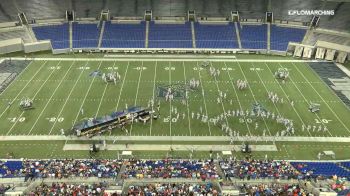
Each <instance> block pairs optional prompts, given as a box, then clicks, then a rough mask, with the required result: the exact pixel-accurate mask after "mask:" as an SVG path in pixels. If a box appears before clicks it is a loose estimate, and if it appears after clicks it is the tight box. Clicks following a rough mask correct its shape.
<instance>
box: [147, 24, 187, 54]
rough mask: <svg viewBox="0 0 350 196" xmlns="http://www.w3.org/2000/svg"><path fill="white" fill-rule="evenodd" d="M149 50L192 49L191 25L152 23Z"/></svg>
mask: <svg viewBox="0 0 350 196" xmlns="http://www.w3.org/2000/svg"><path fill="white" fill-rule="evenodd" d="M148 47H149V48H192V32H191V24H190V23H189V22H186V23H185V24H155V23H154V22H151V23H150V27H149V37H148Z"/></svg>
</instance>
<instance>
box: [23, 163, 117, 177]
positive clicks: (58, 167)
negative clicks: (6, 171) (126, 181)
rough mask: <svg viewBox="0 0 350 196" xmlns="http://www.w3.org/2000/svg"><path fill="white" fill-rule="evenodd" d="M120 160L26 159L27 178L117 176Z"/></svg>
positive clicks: (25, 172) (24, 169) (24, 164)
mask: <svg viewBox="0 0 350 196" xmlns="http://www.w3.org/2000/svg"><path fill="white" fill-rule="evenodd" d="M122 164H123V162H122V161H120V160H98V159H96V160H68V159H66V160H25V161H23V173H24V174H25V176H26V178H68V177H99V178H116V177H117V175H118V172H119V171H120V168H121V165H122Z"/></svg>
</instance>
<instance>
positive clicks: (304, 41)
mask: <svg viewBox="0 0 350 196" xmlns="http://www.w3.org/2000/svg"><path fill="white" fill-rule="evenodd" d="M313 33H314V30H313V29H308V30H307V31H306V33H305V36H304V38H303V40H302V41H301V43H302V44H305V43H307V40H309V39H310V38H311V36H312V34H313Z"/></svg>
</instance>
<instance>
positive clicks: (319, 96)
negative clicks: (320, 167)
mask: <svg viewBox="0 0 350 196" xmlns="http://www.w3.org/2000/svg"><path fill="white" fill-rule="evenodd" d="M292 64H293V66H294V67H295V68H296V69H297V70H298V72H299V73H300V74H301V75H302V76H303V78H304V79H305V80H306V81H307V82H309V85H310V86H311V88H312V89H313V90H314V91H315V92H316V94H317V95H318V96H319V97H320V98H321V99H322V100H323V101H324V103H325V104H326V105H327V107H328V108H329V110H330V111H331V112H332V113H333V115H334V116H335V117H336V118H337V119H338V121H339V122H340V123H341V124H342V125H343V126H344V128H345V129H346V130H347V131H348V132H350V130H349V128H348V127H347V126H346V125H345V124H344V122H343V121H342V120H341V119H340V118H339V117H338V115H337V114H336V113H335V112H334V111H333V109H332V108H331V107H330V106H329V104H328V103H327V102H326V101H325V100H324V99H323V97H322V96H321V95H320V94H319V93H318V91H317V90H316V89H315V88H314V87H313V86H312V85H311V84H310V81H309V80H308V79H307V78H306V77H305V75H304V74H303V72H301V71H300V70H299V68H298V66H296V65H295V64H294V63H292Z"/></svg>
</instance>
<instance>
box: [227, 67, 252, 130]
mask: <svg viewBox="0 0 350 196" xmlns="http://www.w3.org/2000/svg"><path fill="white" fill-rule="evenodd" d="M224 65H225V67H226V71H227V74H228V77H229V78H230V84H231V86H232V89H233V91H234V92H235V95H236V98H237V102H238V105H239V108H240V110H243V108H242V104H241V102H240V100H239V97H238V94H237V91H236V88H235V86H234V84H233V79H232V77H231V74H230V72H229V70H228V69H227V68H228V67H227V65H226V62H225V61H224ZM245 124H246V126H247V130H248V132H249V135H250V136H251V135H252V134H251V132H250V128H249V125H248V123H247V122H246V121H245Z"/></svg>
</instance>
